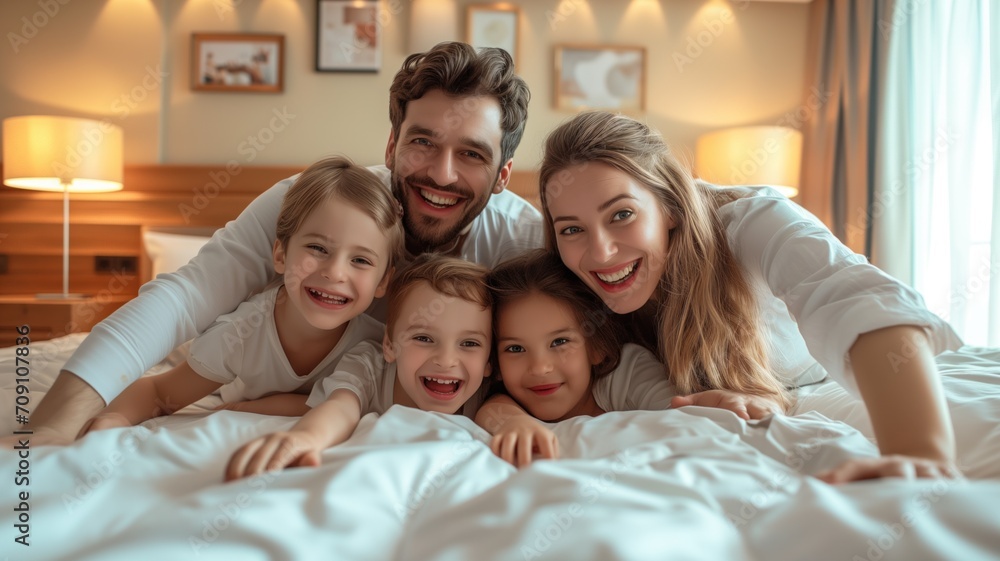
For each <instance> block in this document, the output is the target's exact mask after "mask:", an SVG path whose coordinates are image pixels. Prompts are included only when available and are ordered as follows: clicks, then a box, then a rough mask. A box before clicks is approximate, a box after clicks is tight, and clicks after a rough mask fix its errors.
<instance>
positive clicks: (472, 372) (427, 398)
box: [382, 281, 492, 414]
mask: <svg viewBox="0 0 1000 561" xmlns="http://www.w3.org/2000/svg"><path fill="white" fill-rule="evenodd" d="M398 318H399V319H398V320H396V322H395V325H394V326H393V333H392V334H390V333H386V335H385V339H384V340H383V344H382V349H383V353H384V355H385V359H386V361H388V362H396V389H397V390H399V389H402V391H403V392H405V394H406V397H408V398H409V399H408V400H406V399H402V398H403V396H399V395H396V396H394V401H395V402H396V403H402V404H404V405H410V406H412V407H417V408H419V409H423V410H424V411H437V412H439V413H449V414H451V413H455V412H456V411H458V410H459V409H460V408H461V407H462V405H464V404H465V402H466V401H468V399H469V398H470V397H472V396H473V395H474V394H475V393H476V392H477V391H478V390H479V387H480V386H481V385H482V383H483V378H484V377H485V376H488V375H489V358H490V340H491V339H490V335H491V332H490V326H491V319H492V315H491V310H490V309H489V308H483V307H482V306H480V305H478V304H475V303H473V302H468V301H466V300H463V299H461V298H457V297H454V296H448V295H445V294H441V293H439V292H437V291H435V290H434V288H433V287H431V285H430V284H429V283H427V282H426V281H420V282H419V283H418V284H417V285H415V286H414V287H413V288H412V289H411V291H410V292H409V293H408V294H407V295H406V297H405V299H404V300H403V302H402V306H400V310H399V316H398ZM390 337H391V338H390Z"/></svg>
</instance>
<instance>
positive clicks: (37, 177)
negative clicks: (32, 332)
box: [3, 115, 123, 298]
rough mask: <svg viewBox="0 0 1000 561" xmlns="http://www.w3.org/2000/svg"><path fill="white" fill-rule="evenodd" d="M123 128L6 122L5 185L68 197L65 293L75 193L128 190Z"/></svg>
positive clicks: (81, 122)
mask: <svg viewBox="0 0 1000 561" xmlns="http://www.w3.org/2000/svg"><path fill="white" fill-rule="evenodd" d="M122 146H123V142H122V129H121V127H119V126H117V125H113V124H111V123H109V122H107V121H93V120H90V119H77V118H74V117H53V116H44V115H27V116H22V117H10V118H7V119H4V120H3V182H4V183H5V184H6V185H8V186H10V187H16V188H18V189H32V190H36V191H53V192H60V191H61V192H62V194H63V285H62V293H59V294H39V295H38V296H39V297H40V298H82V297H83V295H82V294H70V292H69V194H70V193H103V192H108V191H118V190H120V189H121V188H122V173H123V171H122Z"/></svg>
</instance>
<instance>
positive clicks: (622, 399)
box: [592, 343, 677, 412]
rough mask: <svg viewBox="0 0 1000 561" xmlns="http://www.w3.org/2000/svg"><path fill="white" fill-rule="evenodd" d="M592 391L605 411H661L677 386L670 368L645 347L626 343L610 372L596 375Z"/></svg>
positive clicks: (666, 406) (675, 392)
mask: <svg viewBox="0 0 1000 561" xmlns="http://www.w3.org/2000/svg"><path fill="white" fill-rule="evenodd" d="M592 391H593V393H594V401H596V402H597V406H598V407H600V408H601V409H603V410H604V411H606V412H607V411H658V410H662V409H667V408H668V407H670V398H672V397H674V396H675V395H677V390H676V389H675V388H674V386H673V384H671V383H670V380H669V379H668V378H667V369H666V368H665V367H664V366H663V363H662V362H660V361H659V360H657V358H656V355H654V354H653V353H651V352H650V351H649V350H648V349H646V348H645V347H641V346H639V345H635V344H633V343H626V344H625V345H624V346H623V347H622V358H621V362H619V363H618V368H615V370H614V371H613V372H611V374H608V375H607V376H604V377H602V378H599V379H597V380H596V381H595V382H594V385H593V388H592Z"/></svg>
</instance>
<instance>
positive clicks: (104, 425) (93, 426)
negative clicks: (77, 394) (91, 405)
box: [76, 413, 132, 440]
mask: <svg viewBox="0 0 1000 561" xmlns="http://www.w3.org/2000/svg"><path fill="white" fill-rule="evenodd" d="M131 426H132V423H130V422H129V420H128V419H127V418H125V415H122V414H121V413H98V414H97V416H96V417H93V418H91V419H90V420H89V421H87V422H86V423H84V424H83V426H82V427H80V432H79V434H77V435H76V439H77V440H80V439H81V438H83V437H84V436H87V434H88V433H91V432H95V431H99V430H107V429H117V428H121V427H131Z"/></svg>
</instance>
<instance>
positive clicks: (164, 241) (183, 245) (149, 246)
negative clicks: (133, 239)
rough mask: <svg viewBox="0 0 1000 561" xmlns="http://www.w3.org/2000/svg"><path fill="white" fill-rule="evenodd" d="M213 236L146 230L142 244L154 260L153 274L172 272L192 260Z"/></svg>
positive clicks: (143, 233)
mask: <svg viewBox="0 0 1000 561" xmlns="http://www.w3.org/2000/svg"><path fill="white" fill-rule="evenodd" d="M210 239H211V238H210V237H208V236H189V235H183V234H168V233H165V232H154V231H151V230H144V231H143V232H142V244H143V246H145V248H146V255H148V256H149V260H150V261H151V262H152V270H151V276H152V278H156V276H157V275H160V274H162V273H172V272H174V271H176V270H177V269H180V268H181V267H183V266H184V265H187V262H188V261H190V260H191V258H193V257H194V256H195V255H197V254H198V251H200V250H201V246H203V245H205V243H207V242H208V240H210Z"/></svg>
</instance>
